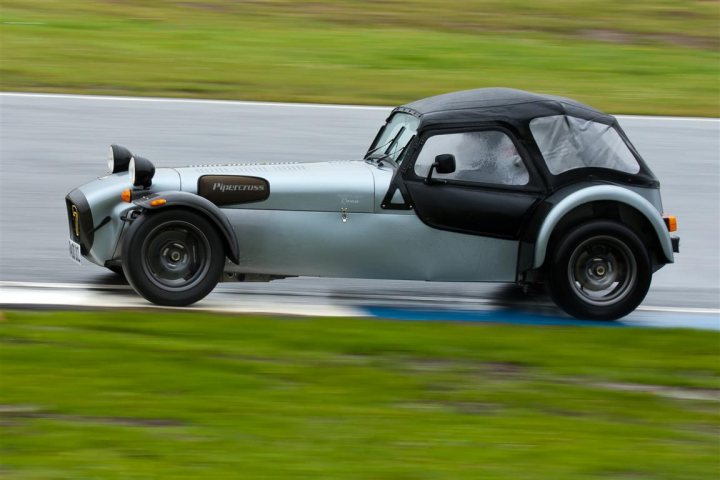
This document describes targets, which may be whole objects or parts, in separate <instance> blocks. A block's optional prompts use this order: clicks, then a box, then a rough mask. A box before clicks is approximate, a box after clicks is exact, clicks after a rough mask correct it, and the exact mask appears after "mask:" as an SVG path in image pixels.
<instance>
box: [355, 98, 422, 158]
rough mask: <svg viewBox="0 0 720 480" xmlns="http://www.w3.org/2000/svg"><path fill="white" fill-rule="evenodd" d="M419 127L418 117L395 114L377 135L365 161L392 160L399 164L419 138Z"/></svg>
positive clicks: (400, 113)
mask: <svg viewBox="0 0 720 480" xmlns="http://www.w3.org/2000/svg"><path fill="white" fill-rule="evenodd" d="M419 126H420V118H418V117H417V116H415V115H412V114H410V113H407V112H399V111H396V112H393V113H392V114H391V115H390V116H389V117H388V118H387V120H386V122H385V124H384V125H383V126H382V127H380V130H379V131H378V133H377V135H375V139H374V140H373V142H372V144H371V145H370V148H369V149H368V151H367V152H366V153H365V156H364V159H365V160H378V161H380V160H390V161H391V162H393V163H397V164H399V163H400V162H402V160H403V157H404V156H405V155H404V153H405V152H406V151H407V147H408V146H409V145H410V144H411V143H412V141H413V139H414V138H415V137H416V136H417V127H419ZM388 128H390V130H388ZM390 135H392V137H391V136H390Z"/></svg>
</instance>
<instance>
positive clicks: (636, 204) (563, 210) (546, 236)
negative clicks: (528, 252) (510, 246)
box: [533, 185, 674, 268]
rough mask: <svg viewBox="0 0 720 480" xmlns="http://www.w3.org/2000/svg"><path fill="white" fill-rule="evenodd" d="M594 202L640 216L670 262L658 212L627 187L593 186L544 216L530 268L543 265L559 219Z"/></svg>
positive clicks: (667, 240)
mask: <svg viewBox="0 0 720 480" xmlns="http://www.w3.org/2000/svg"><path fill="white" fill-rule="evenodd" d="M596 201H616V202H619V203H623V204H626V205H628V206H630V207H632V208H634V209H635V210H637V211H638V212H640V213H641V214H643V215H644V216H645V218H647V220H648V221H649V222H650V224H651V225H652V227H653V229H654V230H655V234H656V235H657V238H658V241H659V243H660V247H661V248H662V252H663V255H664V256H665V259H666V260H667V261H668V263H673V262H674V257H673V249H672V241H671V240H670V234H669V232H668V231H667V227H666V226H665V222H664V221H663V219H662V217H661V216H660V213H658V211H657V209H655V207H653V205H652V204H651V203H650V202H649V201H647V200H646V199H645V198H643V197H642V196H640V195H639V194H637V193H635V192H633V191H632V190H629V189H627V188H622V187H618V186H615V185H595V186H592V187H587V188H583V189H581V190H577V191H575V192H573V193H571V194H570V195H568V196H567V197H565V198H563V199H562V200H561V201H560V202H559V203H558V204H557V205H555V206H554V207H553V209H552V210H550V212H549V213H548V214H547V216H546V217H545V220H544V221H543V223H542V226H541V227H540V230H539V232H538V235H537V239H536V241H535V250H534V262H533V268H540V267H541V266H542V264H543V262H545V255H546V254H547V248H548V243H549V242H550V236H551V235H552V233H553V231H554V230H555V226H556V225H557V224H558V223H559V222H560V221H561V220H562V218H563V217H564V216H565V215H566V214H567V213H569V212H570V211H571V210H573V209H575V208H577V207H579V206H580V205H583V204H586V203H590V202H596Z"/></svg>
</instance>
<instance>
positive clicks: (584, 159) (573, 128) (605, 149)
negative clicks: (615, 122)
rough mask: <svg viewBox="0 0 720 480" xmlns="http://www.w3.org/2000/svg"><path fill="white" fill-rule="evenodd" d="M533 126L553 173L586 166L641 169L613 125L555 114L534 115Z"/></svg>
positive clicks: (534, 135) (541, 150) (632, 170)
mask: <svg viewBox="0 0 720 480" xmlns="http://www.w3.org/2000/svg"><path fill="white" fill-rule="evenodd" d="M530 130H531V131H532V134H533V137H534V138H535V143H537V145H538V147H539V148H540V152H541V153H542V155H543V158H544V159H545V163H546V164H547V167H548V170H550V173H552V174H553V175H559V174H561V173H564V172H567V171H568V170H573V169H575V168H584V167H595V168H609V169H612V170H617V171H620V172H625V173H638V172H639V171H640V165H639V164H638V162H637V160H636V159H635V156H633V154H632V152H631V151H630V149H629V148H628V146H627V145H626V144H625V142H624V141H623V139H622V137H620V134H619V133H618V132H617V130H615V129H614V128H613V127H612V126H610V125H605V124H604V123H598V122H593V121H590V120H583V119H581V118H576V117H569V116H566V115H553V116H550V117H539V118H535V119H533V120H532V121H531V122H530Z"/></svg>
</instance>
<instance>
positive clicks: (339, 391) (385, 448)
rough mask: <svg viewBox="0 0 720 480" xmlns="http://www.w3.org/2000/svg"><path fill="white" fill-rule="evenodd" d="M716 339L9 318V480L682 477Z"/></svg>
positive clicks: (616, 332) (709, 431) (271, 321)
mask: <svg viewBox="0 0 720 480" xmlns="http://www.w3.org/2000/svg"><path fill="white" fill-rule="evenodd" d="M719 347H720V334H718V333H715V332H697V331H685V330H643V329H629V328H591V327H585V328H580V327H552V328H531V327H521V326H501V325H467V324H452V323H408V322H396V321H382V320H369V319H362V320H361V319H357V320H356V319H283V318H264V317H263V318H261V317H231V316H219V315H210V314H190V313H188V314H185V313H178V314H158V313H154V312H153V313H150V312H143V311H137V312H112V313H108V312H106V313H94V312H86V313H72V312H67V313H57V312H33V313H29V312H5V314H4V317H3V318H2V321H1V322H0V386H1V388H0V422H1V423H2V426H3V434H2V436H1V437H0V459H1V461H2V467H1V468H2V472H3V474H4V477H5V478H17V479H35V478H43V479H60V478H104V479H127V478H137V479H144V478H148V479H149V478H153V479H156V478H172V479H182V478H238V476H241V477H242V478H247V479H287V478H308V479H317V478H333V479H384V478H392V479H418V480H420V479H423V480H424V479H427V480H434V479H448V478H452V479H457V480H462V479H477V478H483V479H507V478H523V479H553V480H561V479H573V480H575V479H578V478H583V479H627V478H653V479H688V478H698V479H699V478H711V477H713V476H714V475H715V474H716V473H717V468H718V464H719V459H720V447H719V445H718V434H719V433H720V430H719V429H720V411H719V410H718V408H717V407H718V401H720V396H719V395H718V392H719V391H720V390H719V389H720V362H718V355H719V353H720V352H719Z"/></svg>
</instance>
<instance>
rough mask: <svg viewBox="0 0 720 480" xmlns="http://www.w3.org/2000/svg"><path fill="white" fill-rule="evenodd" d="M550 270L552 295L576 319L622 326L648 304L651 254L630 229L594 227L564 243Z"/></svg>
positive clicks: (588, 226) (606, 225) (593, 224)
mask: <svg viewBox="0 0 720 480" xmlns="http://www.w3.org/2000/svg"><path fill="white" fill-rule="evenodd" d="M549 261H550V263H549V264H548V267H547V279H548V287H549V290H550V295H551V297H552V299H553V300H554V301H555V303H556V304H557V305H558V306H559V307H560V308H562V309H563V310H565V311H566V312H567V313H569V314H570V315H572V316H573V317H575V318H579V319H587V320H616V319H618V318H621V317H624V316H625V315H627V314H629V313H630V312H632V311H633V310H635V308H637V306H638V305H640V303H641V302H642V301H643V299H644V298H645V295H646V294H647V291H648V289H649V288H650V281H651V280H652V269H651V265H650V258H649V256H648V252H647V250H646V248H645V246H644V245H643V242H642V241H641V240H640V238H639V237H638V236H637V234H635V233H634V232H633V231H632V230H630V229H629V228H627V227H625V226H623V225H621V224H619V223H616V222H613V221H608V220H597V221H592V222H588V223H585V224H582V225H579V226H578V227H576V228H574V229H573V230H571V231H569V232H565V234H564V235H563V236H562V238H559V239H558V241H557V242H556V244H555V245H554V248H553V249H552V254H551V256H550V257H549Z"/></svg>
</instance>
